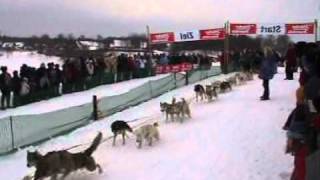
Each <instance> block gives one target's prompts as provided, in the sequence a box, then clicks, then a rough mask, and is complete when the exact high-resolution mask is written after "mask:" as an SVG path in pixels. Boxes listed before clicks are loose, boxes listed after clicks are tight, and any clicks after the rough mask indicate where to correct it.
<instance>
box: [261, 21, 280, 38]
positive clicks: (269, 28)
mask: <svg viewBox="0 0 320 180" xmlns="http://www.w3.org/2000/svg"><path fill="white" fill-rule="evenodd" d="M285 33H286V26H285V24H283V23H276V24H270V23H269V24H258V25H257V34H261V35H284V34H285Z"/></svg>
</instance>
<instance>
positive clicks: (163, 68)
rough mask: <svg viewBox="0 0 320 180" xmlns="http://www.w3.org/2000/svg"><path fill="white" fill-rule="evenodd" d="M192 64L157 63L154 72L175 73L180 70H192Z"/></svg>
mask: <svg viewBox="0 0 320 180" xmlns="http://www.w3.org/2000/svg"><path fill="white" fill-rule="evenodd" d="M192 68H193V65H192V64H191V63H182V64H175V65H158V66H157V67H156V74H166V73H177V72H181V71H190V70H192Z"/></svg>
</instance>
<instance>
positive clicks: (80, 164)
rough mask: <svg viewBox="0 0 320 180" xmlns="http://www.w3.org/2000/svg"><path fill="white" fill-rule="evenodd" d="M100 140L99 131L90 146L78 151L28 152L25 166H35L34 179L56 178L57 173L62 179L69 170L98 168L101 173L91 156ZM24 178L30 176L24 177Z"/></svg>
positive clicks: (92, 169) (99, 168)
mask: <svg viewBox="0 0 320 180" xmlns="http://www.w3.org/2000/svg"><path fill="white" fill-rule="evenodd" d="M101 140H102V133H101V132H100V133H99V134H98V135H97V136H96V137H95V139H94V140H93V142H92V144H91V146H90V147H89V148H88V149H86V150H85V151H83V152H79V153H70V152H68V151H66V150H63V151H52V152H49V153H47V154H46V155H41V154H40V153H38V152H37V151H36V152H28V153H27V166H28V167H33V166H35V168H36V172H35V174H34V180H42V179H44V178H46V177H50V178H51V179H57V177H58V175H59V174H62V175H63V176H62V179H64V178H65V177H66V176H68V175H69V174H70V173H71V172H74V171H77V170H81V169H87V170H88V171H95V170H96V169H97V168H98V170H99V173H102V169H101V167H100V165H99V164H97V163H96V161H95V160H94V158H93V157H92V153H93V152H94V151H95V150H96V149H97V148H98V146H99V144H100V142H101ZM24 179H30V178H28V177H25V178H24Z"/></svg>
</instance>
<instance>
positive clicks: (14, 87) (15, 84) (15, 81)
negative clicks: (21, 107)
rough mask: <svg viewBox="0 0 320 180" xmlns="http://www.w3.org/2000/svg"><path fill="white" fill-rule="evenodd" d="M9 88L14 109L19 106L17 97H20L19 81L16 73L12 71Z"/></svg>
mask: <svg viewBox="0 0 320 180" xmlns="http://www.w3.org/2000/svg"><path fill="white" fill-rule="evenodd" d="M11 87H12V91H13V106H14V107H16V106H18V104H19V96H20V88H21V79H20V77H19V75H18V71H13V77H12V80H11Z"/></svg>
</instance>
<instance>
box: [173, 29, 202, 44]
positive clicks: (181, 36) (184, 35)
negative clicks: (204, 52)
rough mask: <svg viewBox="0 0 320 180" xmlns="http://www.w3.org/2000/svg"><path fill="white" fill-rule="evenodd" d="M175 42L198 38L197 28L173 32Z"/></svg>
mask: <svg viewBox="0 0 320 180" xmlns="http://www.w3.org/2000/svg"><path fill="white" fill-rule="evenodd" d="M174 36H175V42H184V41H197V40H200V33H199V30H192V31H181V32H175V34H174Z"/></svg>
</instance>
